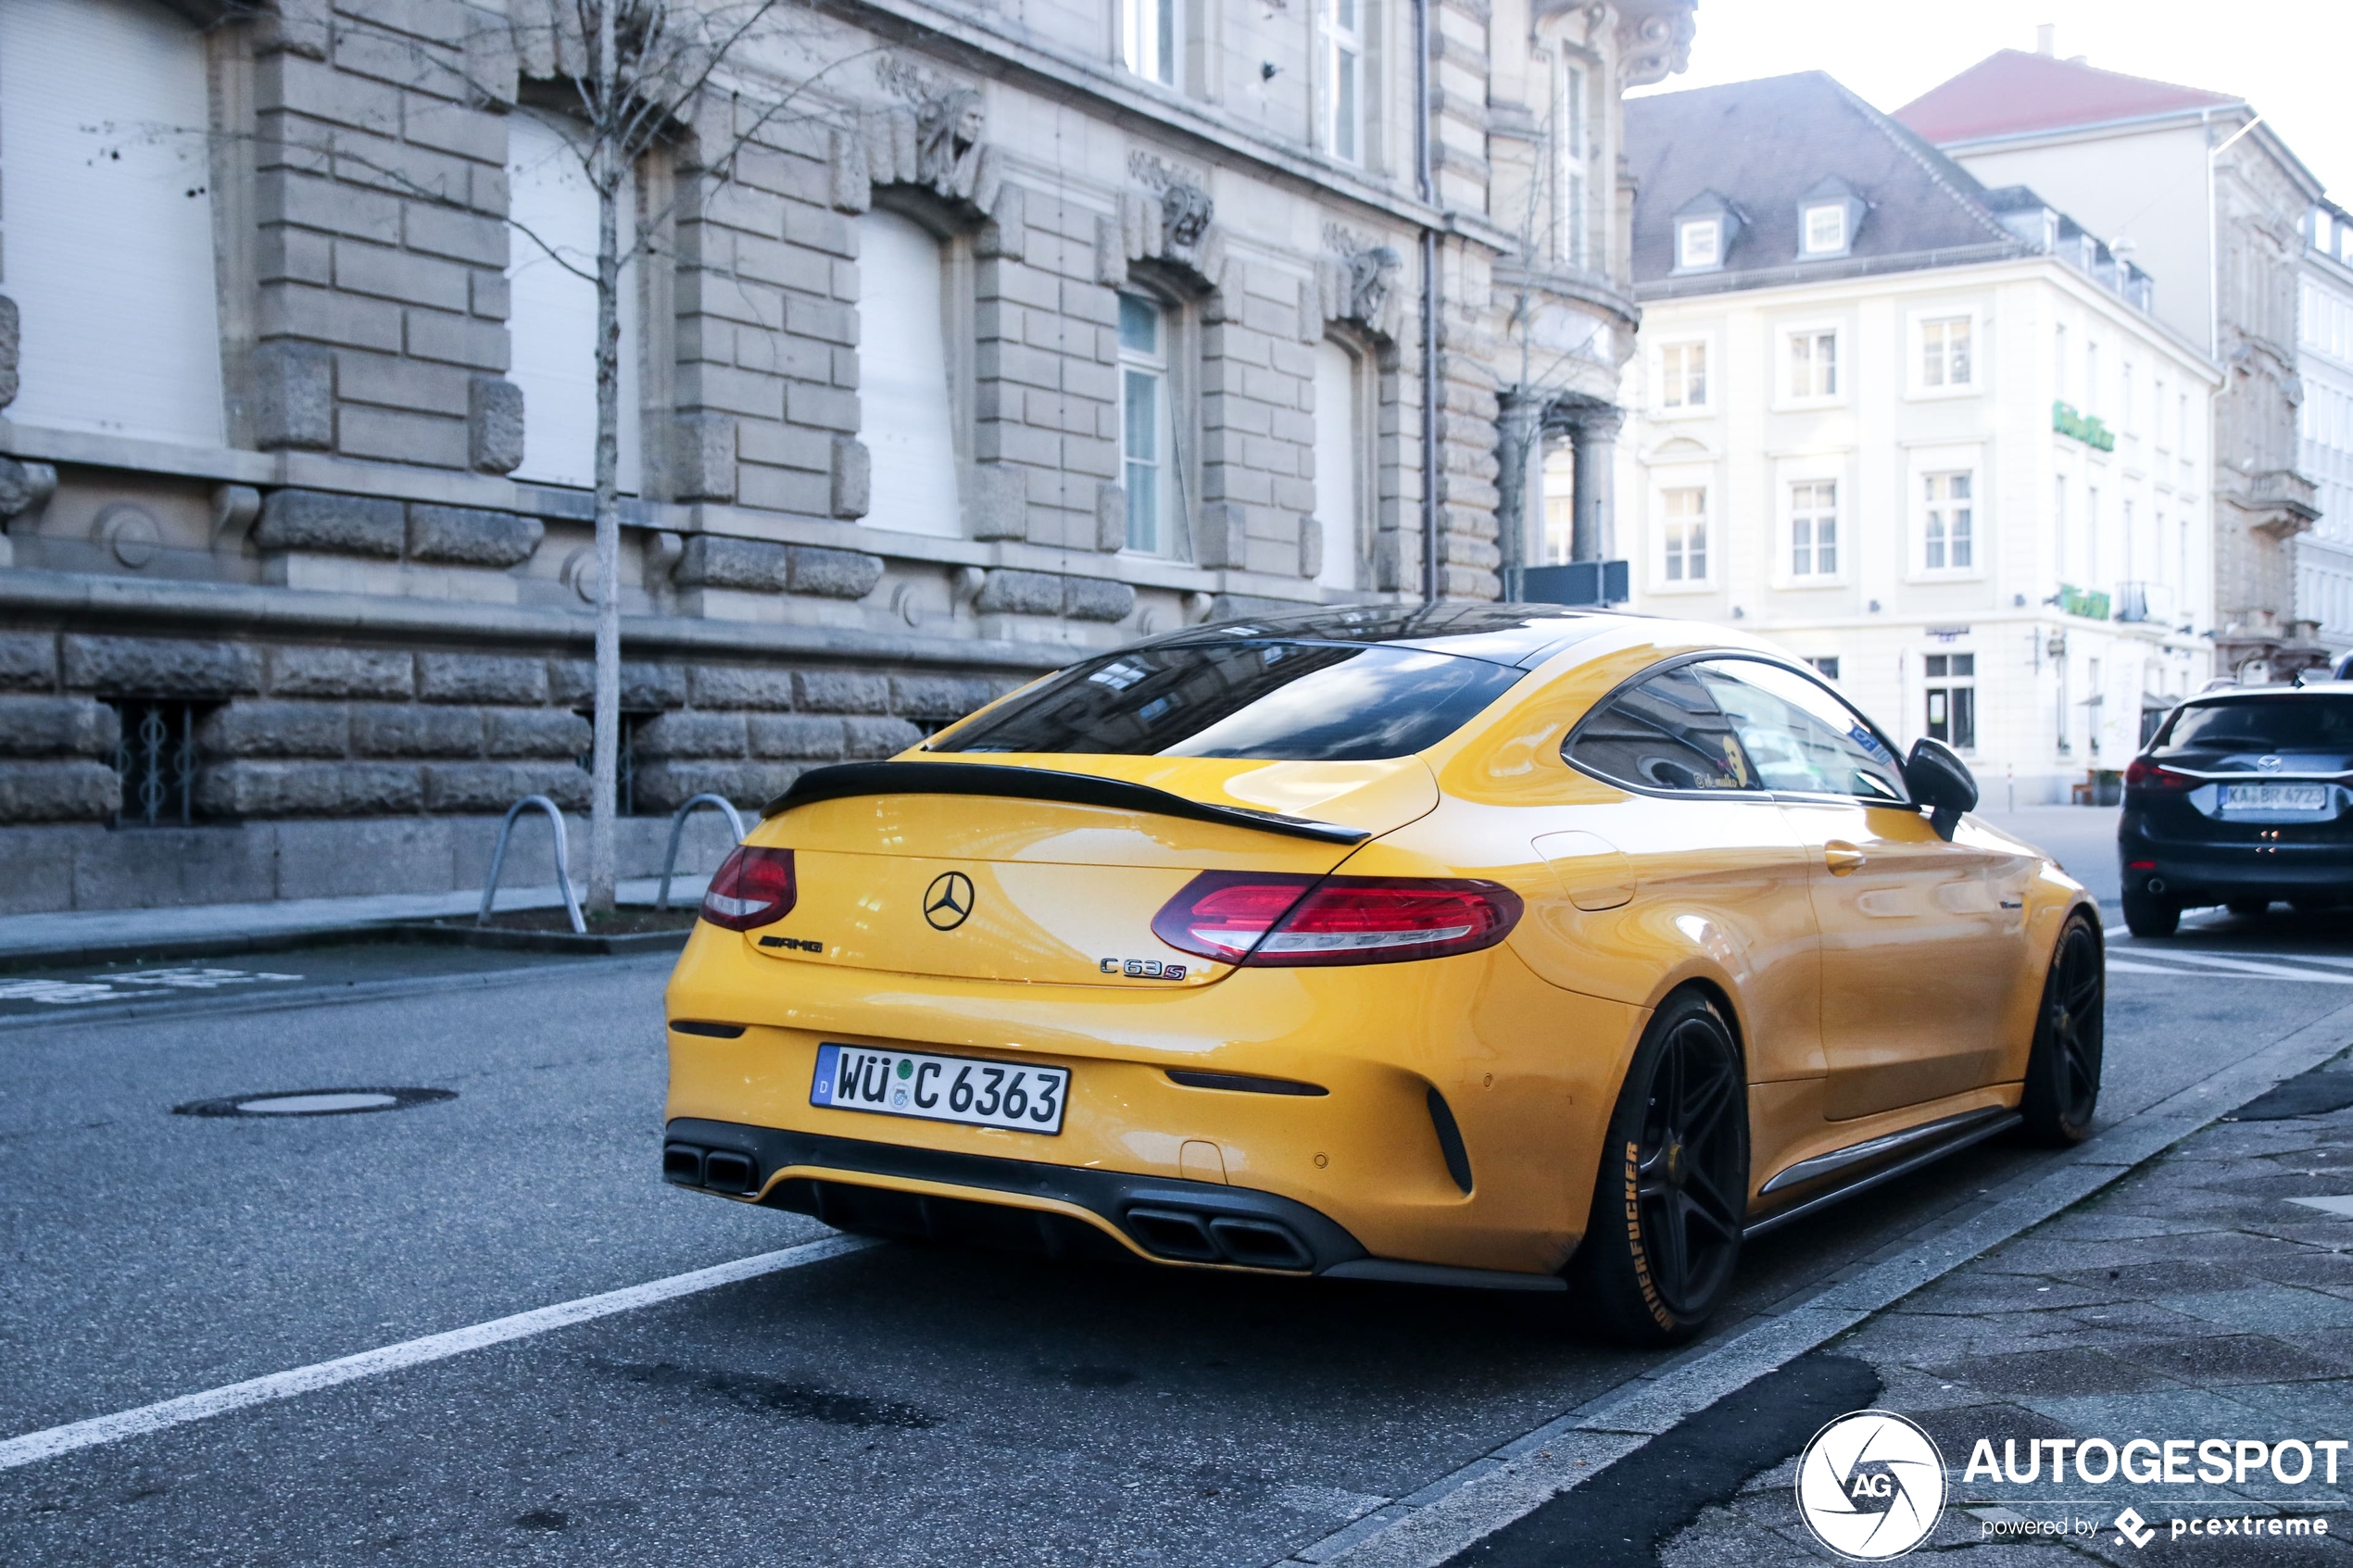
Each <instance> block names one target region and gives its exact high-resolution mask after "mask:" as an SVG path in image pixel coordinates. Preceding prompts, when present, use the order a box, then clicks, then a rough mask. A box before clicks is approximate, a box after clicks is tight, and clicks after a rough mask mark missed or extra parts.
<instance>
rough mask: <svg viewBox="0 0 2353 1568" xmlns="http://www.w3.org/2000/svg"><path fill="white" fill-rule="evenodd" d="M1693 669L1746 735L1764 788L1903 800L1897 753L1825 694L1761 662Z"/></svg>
mask: <svg viewBox="0 0 2353 1568" xmlns="http://www.w3.org/2000/svg"><path fill="white" fill-rule="evenodd" d="M1692 671H1693V673H1695V674H1696V675H1697V676H1698V679H1699V684H1701V685H1702V686H1704V687H1705V689H1706V691H1707V694H1708V695H1709V696H1711V697H1712V698H1713V699H1714V700H1715V703H1716V705H1717V707H1718V708H1719V709H1721V710H1722V711H1723V713H1724V716H1725V718H1726V720H1727V721H1729V723H1730V728H1731V730H1732V732H1733V733H1734V734H1737V735H1738V736H1739V737H1740V745H1741V749H1742V750H1743V751H1744V752H1746V753H1747V755H1748V758H1749V761H1750V764H1751V765H1752V766H1753V767H1754V768H1755V770H1756V777H1757V779H1758V781H1759V783H1760V784H1762V785H1763V787H1765V788H1767V789H1772V790H1786V791H1789V792H1792V793H1794V794H1802V795H1851V796H1855V797H1858V798H1861V799H1865V800H1885V801H1888V802H1890V803H1891V804H1901V803H1903V801H1904V800H1905V798H1906V797H1905V793H1904V775H1903V771H1902V768H1901V766H1900V765H1899V764H1898V763H1897V761H1896V759H1895V757H1894V753H1892V752H1890V751H1889V750H1888V749H1887V747H1886V746H1884V745H1882V744H1881V741H1880V738H1879V736H1878V734H1875V733H1874V732H1873V731H1872V729H1871V727H1870V725H1869V724H1868V723H1866V722H1864V721H1863V720H1862V719H1861V718H1860V717H1858V716H1857V715H1856V712H1855V711H1854V709H1850V708H1848V707H1847V706H1846V705H1845V704H1844V703H1843V702H1841V701H1840V700H1839V699H1838V698H1837V697H1836V696H1832V695H1831V693H1830V692H1829V691H1828V690H1827V689H1825V688H1823V687H1821V686H1819V685H1817V684H1815V683H1814V682H1812V681H1810V680H1808V679H1806V677H1805V676H1803V675H1800V674H1798V673H1796V672H1795V671H1790V670H1784V669H1782V668H1780V666H1779V665H1774V664H1765V663H1761V662H1759V661H1757V660H1755V659H1710V660H1708V661H1707V662H1705V663H1704V664H1699V665H1694V666H1692Z"/></svg>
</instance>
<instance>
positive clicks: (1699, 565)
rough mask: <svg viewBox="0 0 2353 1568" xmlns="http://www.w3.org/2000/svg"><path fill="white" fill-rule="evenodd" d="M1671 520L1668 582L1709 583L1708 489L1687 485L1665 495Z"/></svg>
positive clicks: (1668, 545)
mask: <svg viewBox="0 0 2353 1568" xmlns="http://www.w3.org/2000/svg"><path fill="white" fill-rule="evenodd" d="M1662 499H1663V501H1664V502H1665V509H1666V516H1667V582H1669V583H1705V582H1706V581H1707V487H1706V486H1705V485H1702V484H1693V485H1686V486H1683V487H1682V488H1680V489H1675V490H1668V491H1666V492H1664V493H1663V495H1662Z"/></svg>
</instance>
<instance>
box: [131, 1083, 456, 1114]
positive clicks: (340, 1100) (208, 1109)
mask: <svg viewBox="0 0 2353 1568" xmlns="http://www.w3.org/2000/svg"><path fill="white" fill-rule="evenodd" d="M456 1098H458V1091H457V1090H455V1089H289V1090H287V1091H285V1092H284V1093H283V1094H267V1095H226V1096H223V1097H222V1098H220V1099H192V1100H190V1101H189V1102H188V1103H187V1104H185V1105H175V1106H173V1107H172V1108H171V1112H172V1114H173V1115H175V1116H357V1115H360V1114H362V1113H364V1112H366V1111H371V1110H408V1109H409V1107H410V1106H412V1105H431V1104H432V1103H433V1102H434V1101H435V1100H443V1099H456Z"/></svg>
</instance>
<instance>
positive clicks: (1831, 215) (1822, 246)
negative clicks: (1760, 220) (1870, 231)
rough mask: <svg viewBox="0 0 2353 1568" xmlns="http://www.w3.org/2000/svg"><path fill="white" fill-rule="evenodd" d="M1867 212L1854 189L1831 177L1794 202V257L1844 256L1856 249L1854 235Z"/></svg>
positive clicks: (1834, 176) (1861, 199)
mask: <svg viewBox="0 0 2353 1568" xmlns="http://www.w3.org/2000/svg"><path fill="white" fill-rule="evenodd" d="M1866 210H1868V208H1867V207H1866V206H1865V204H1864V201H1863V198H1862V197H1861V196H1859V195H1856V194H1855V187H1853V186H1852V185H1849V184H1848V183H1847V182H1845V181H1843V180H1841V179H1839V178H1838V177H1837V176H1836V175H1832V176H1831V177H1830V178H1828V179H1825V180H1822V181H1819V182H1817V183H1816V184H1815V186H1814V188H1813V189H1812V190H1810V191H1808V192H1806V194H1804V195H1802V196H1800V197H1798V198H1797V254H1798V255H1799V256H1801V257H1825V256H1844V255H1846V254H1847V253H1848V252H1849V251H1851V250H1853V249H1854V248H1855V231H1856V229H1858V228H1860V227H1861V226H1862V222H1863V214H1864V212H1865V211H1866Z"/></svg>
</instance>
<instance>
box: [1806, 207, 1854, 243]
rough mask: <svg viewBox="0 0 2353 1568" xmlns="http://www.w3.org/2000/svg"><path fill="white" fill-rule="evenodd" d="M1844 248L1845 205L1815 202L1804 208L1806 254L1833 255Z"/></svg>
mask: <svg viewBox="0 0 2353 1568" xmlns="http://www.w3.org/2000/svg"><path fill="white" fill-rule="evenodd" d="M1845 248H1846V206H1845V204H1844V203H1843V202H1817V203H1816V204H1815V205H1813V206H1812V207H1807V208H1806V255H1808V256H1834V255H1836V254H1837V253H1838V252H1840V251H1843V250H1844V249H1845Z"/></svg>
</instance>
